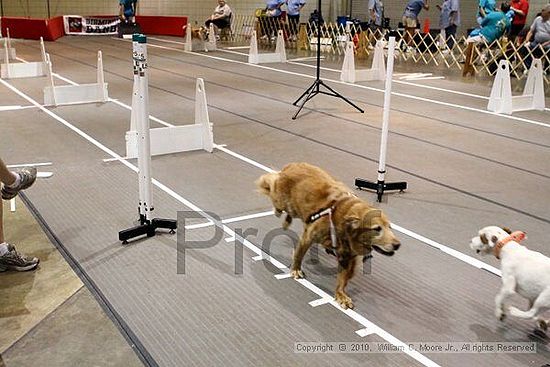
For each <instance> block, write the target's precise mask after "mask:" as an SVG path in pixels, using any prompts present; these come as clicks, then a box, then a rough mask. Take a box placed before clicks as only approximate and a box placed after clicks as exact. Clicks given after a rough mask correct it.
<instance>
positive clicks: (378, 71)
mask: <svg viewBox="0 0 550 367" xmlns="http://www.w3.org/2000/svg"><path fill="white" fill-rule="evenodd" d="M353 48H354V43H353V42H347V43H346V52H345V55H344V63H343V64H342V73H341V74H340V80H341V81H343V82H348V83H355V82H366V81H373V80H384V79H385V78H386V70H385V65H384V64H385V63H384V41H382V40H379V41H377V42H376V46H375V48H374V57H373V59H372V66H371V68H370V69H364V70H355V55H354V52H353Z"/></svg>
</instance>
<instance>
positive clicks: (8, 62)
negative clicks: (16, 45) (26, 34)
mask: <svg viewBox="0 0 550 367" xmlns="http://www.w3.org/2000/svg"><path fill="white" fill-rule="evenodd" d="M4 51H5V54H6V55H5V58H6V78H8V79H9V78H10V49H9V48H8V38H7V37H6V38H4Z"/></svg>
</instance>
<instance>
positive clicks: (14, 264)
mask: <svg viewBox="0 0 550 367" xmlns="http://www.w3.org/2000/svg"><path fill="white" fill-rule="evenodd" d="M39 262H40V260H39V259H38V258H36V257H27V256H25V255H23V254H21V253H19V252H17V250H16V249H15V246H14V245H10V244H8V252H6V253H5V254H4V255H2V256H0V272H2V271H6V270H15V271H28V270H33V269H35V268H36V267H37V266H38V263H39Z"/></svg>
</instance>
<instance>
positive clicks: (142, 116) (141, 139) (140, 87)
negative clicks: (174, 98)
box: [132, 34, 154, 221]
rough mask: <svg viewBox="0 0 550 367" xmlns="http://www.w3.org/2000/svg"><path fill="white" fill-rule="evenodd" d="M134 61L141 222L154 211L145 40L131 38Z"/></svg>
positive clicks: (144, 37)
mask: <svg viewBox="0 0 550 367" xmlns="http://www.w3.org/2000/svg"><path fill="white" fill-rule="evenodd" d="M132 44H133V60H134V84H137V86H136V88H134V92H135V93H137V96H136V99H137V103H136V104H137V106H136V107H137V109H138V111H137V113H136V123H137V129H138V169H139V172H138V177H139V213H140V217H141V219H142V220H147V221H150V220H151V212H152V211H153V210H154V207H153V200H152V195H151V140H150V137H149V91H148V86H149V81H148V78H147V68H148V66H147V38H146V36H145V35H143V34H134V36H133V37H132Z"/></svg>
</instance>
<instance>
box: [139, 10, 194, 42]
mask: <svg viewBox="0 0 550 367" xmlns="http://www.w3.org/2000/svg"><path fill="white" fill-rule="evenodd" d="M136 22H137V23H138V24H139V26H140V27H141V31H142V32H143V33H144V34H158V35H164V36H179V37H183V35H184V30H183V27H184V26H186V25H187V17H163V16H149V15H138V16H136Z"/></svg>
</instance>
